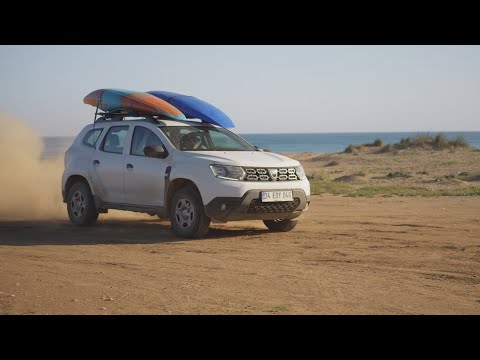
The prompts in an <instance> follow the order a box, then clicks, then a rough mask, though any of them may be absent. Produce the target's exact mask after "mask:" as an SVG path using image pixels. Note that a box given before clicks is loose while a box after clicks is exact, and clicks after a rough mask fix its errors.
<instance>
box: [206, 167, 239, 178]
mask: <svg viewBox="0 0 480 360" xmlns="http://www.w3.org/2000/svg"><path fill="white" fill-rule="evenodd" d="M210 169H212V173H213V175H215V176H216V177H218V178H220V179H227V180H243V178H244V177H245V170H243V169H242V167H240V166H232V165H210Z"/></svg>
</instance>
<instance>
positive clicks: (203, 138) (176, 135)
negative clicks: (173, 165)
mask: <svg viewBox="0 0 480 360" xmlns="http://www.w3.org/2000/svg"><path fill="white" fill-rule="evenodd" d="M159 128H160V130H162V131H163V133H164V134H165V135H166V136H167V137H168V139H169V140H170V142H171V143H172V144H173V146H175V147H176V148H177V149H179V150H183V151H255V150H256V149H255V148H254V147H253V146H252V145H250V144H249V143H247V142H246V141H245V140H243V139H242V138H241V137H239V136H238V135H235V134H234V133H232V132H230V131H228V130H226V129H223V128H216V127H212V126H164V127H159Z"/></svg>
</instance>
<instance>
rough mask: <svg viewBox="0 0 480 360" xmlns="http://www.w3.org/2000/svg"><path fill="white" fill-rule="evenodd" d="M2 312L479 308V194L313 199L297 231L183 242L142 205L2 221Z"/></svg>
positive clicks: (235, 226)
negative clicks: (135, 209)
mask: <svg viewBox="0 0 480 360" xmlns="http://www.w3.org/2000/svg"><path fill="white" fill-rule="evenodd" d="M117 214H118V213H117ZM0 313H2V314H250V313H253V314H480V199H479V198H459V197H456V198H455V197H444V198H398V197H396V198H348V197H335V196H321V197H320V196H314V197H313V199H312V206H311V208H310V210H309V212H308V213H307V214H306V215H305V216H304V217H303V218H302V219H301V221H300V223H299V225H298V226H297V228H296V229H295V230H294V231H293V232H290V233H270V232H268V231H267V230H266V228H264V226H263V224H262V223H261V222H238V223H229V224H228V225H225V226H215V227H214V229H213V230H211V232H210V236H209V238H207V239H202V240H189V241H187V240H183V239H178V238H175V237H174V236H173V235H172V233H171V232H170V229H169V224H168V222H166V221H159V220H155V218H153V217H149V216H143V215H132V216H130V217H128V218H126V219H117V218H116V215H115V214H108V215H102V216H101V217H100V221H99V223H98V225H97V226H96V227H92V228H78V227H74V226H72V225H70V224H69V223H68V222H67V221H66V220H57V221H6V220H4V221H0Z"/></svg>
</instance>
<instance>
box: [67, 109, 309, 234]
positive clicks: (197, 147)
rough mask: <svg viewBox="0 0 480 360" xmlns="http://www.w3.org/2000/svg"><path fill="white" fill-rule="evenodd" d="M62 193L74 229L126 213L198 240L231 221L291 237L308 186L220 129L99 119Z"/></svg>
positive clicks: (77, 143) (70, 158)
mask: <svg viewBox="0 0 480 360" xmlns="http://www.w3.org/2000/svg"><path fill="white" fill-rule="evenodd" d="M62 194H63V201H64V202H65V203H67V208H68V215H69V217H70V220H71V221H72V222H73V223H75V224H80V225H88V224H93V223H95V222H96V220H97V218H98V214H99V213H105V212H108V209H120V210H129V211H136V212H144V213H148V214H150V215H158V216H159V217H169V218H170V221H171V223H172V228H173V230H174V231H175V233H176V234H177V235H180V236H182V237H195V238H198V237H203V236H204V235H205V234H206V233H207V231H208V228H209V226H210V223H211V222H213V223H224V222H227V221H232V220H263V221H264V223H265V225H266V226H267V227H268V228H269V229H271V230H273V231H289V230H292V229H293V228H294V227H295V225H296V224H297V221H298V220H294V219H295V218H297V217H298V216H300V215H301V214H302V212H303V211H305V210H307V208H308V206H309V203H310V184H309V182H308V180H307V178H306V176H305V173H304V170H303V168H302V166H301V165H300V163H299V162H298V161H296V160H293V159H290V158H288V157H286V156H282V155H278V154H274V153H271V152H264V151H262V150H261V149H258V148H256V147H255V146H252V145H250V144H249V143H248V142H246V141H245V140H244V139H242V138H241V137H239V136H238V135H236V134H234V133H232V132H231V131H229V130H226V129H225V128H223V127H220V126H216V125H212V124H209V123H205V122H195V121H177V120H161V121H160V120H156V119H154V118H153V117H152V118H149V117H145V118H142V119H136V120H121V121H115V120H106V119H105V118H100V119H99V120H97V121H96V122H95V123H94V124H91V125H88V126H86V127H85V128H84V129H83V130H82V131H81V132H80V134H79V135H78V136H77V137H76V139H75V140H74V142H73V144H72V146H71V147H70V148H69V149H68V150H67V151H66V153H65V171H64V173H63V177H62Z"/></svg>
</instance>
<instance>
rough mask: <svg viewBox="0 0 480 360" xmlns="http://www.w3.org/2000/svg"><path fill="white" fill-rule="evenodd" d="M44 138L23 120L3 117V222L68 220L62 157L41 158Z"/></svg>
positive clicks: (0, 137)
mask: <svg viewBox="0 0 480 360" xmlns="http://www.w3.org/2000/svg"><path fill="white" fill-rule="evenodd" d="M43 146H44V145H43V141H42V138H41V137H40V136H39V135H38V134H36V133H35V132H34V130H33V129H32V128H31V127H30V126H29V125H28V124H27V123H25V122H24V121H23V120H22V119H19V118H15V117H13V116H10V115H5V114H0V169H1V170H0V174H1V175H0V219H11V220H37V219H65V218H66V208H65V204H63V202H62V189H61V179H62V172H63V154H60V155H59V156H58V157H57V158H54V159H45V160H42V159H41V155H42V150H43Z"/></svg>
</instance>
